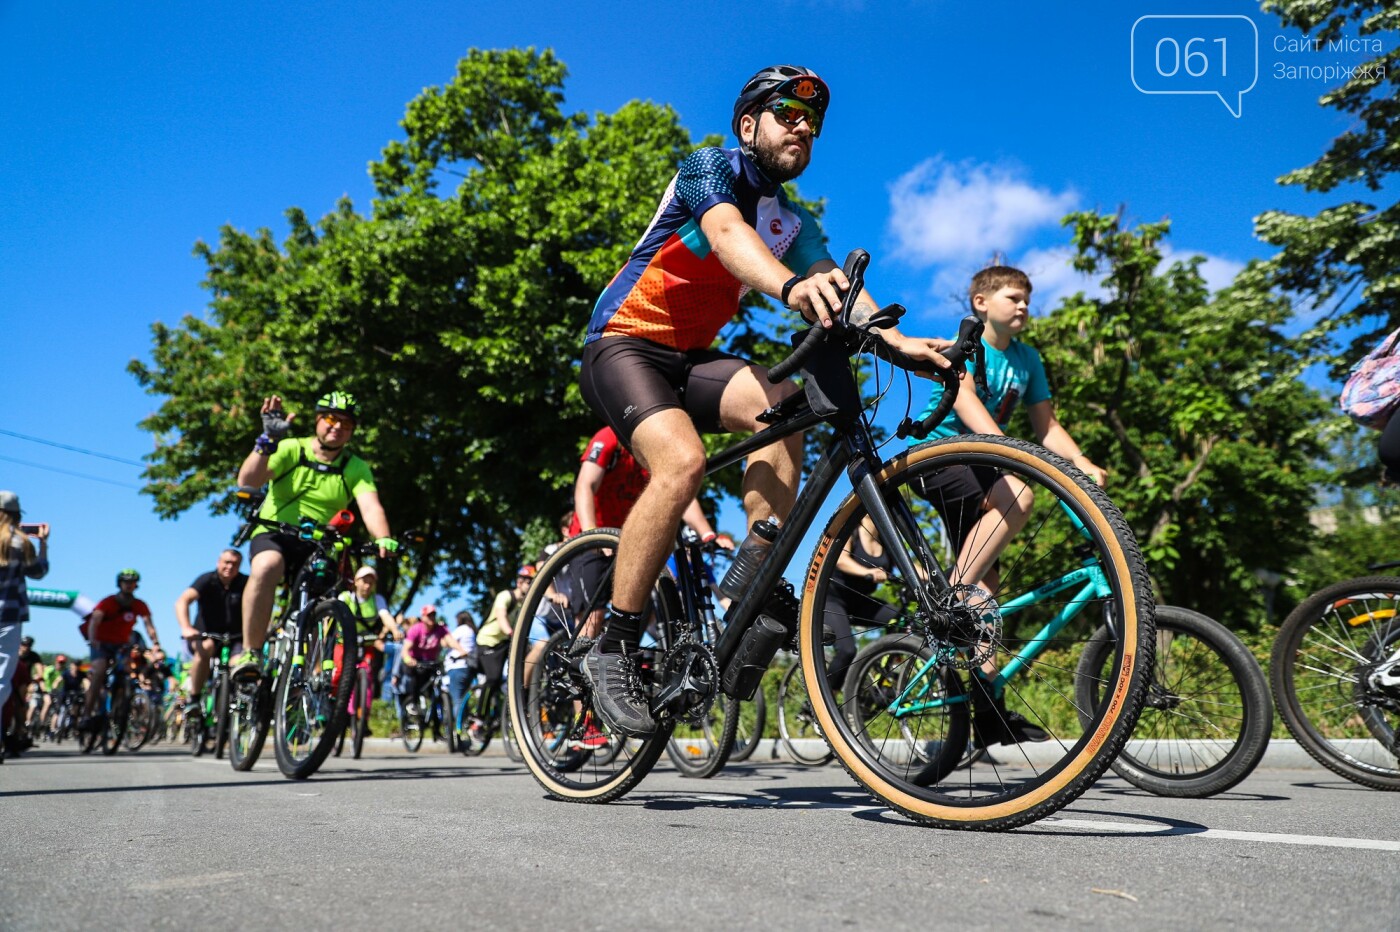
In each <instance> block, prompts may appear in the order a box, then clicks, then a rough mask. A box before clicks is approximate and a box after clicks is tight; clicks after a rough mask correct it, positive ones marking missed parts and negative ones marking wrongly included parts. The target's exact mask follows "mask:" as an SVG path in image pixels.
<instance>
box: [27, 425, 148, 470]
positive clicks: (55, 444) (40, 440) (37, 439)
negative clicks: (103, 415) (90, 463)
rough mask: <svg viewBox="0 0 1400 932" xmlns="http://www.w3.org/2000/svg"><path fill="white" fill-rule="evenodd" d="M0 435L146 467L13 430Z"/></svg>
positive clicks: (142, 465) (131, 461)
mask: <svg viewBox="0 0 1400 932" xmlns="http://www.w3.org/2000/svg"><path fill="white" fill-rule="evenodd" d="M0 434H4V435H5V436H7V437H18V438H19V439H21V440H28V441H29V442H30V443H42V444H45V445H46V446H50V447H58V448H59V449H60V450H71V451H72V452H74V453H83V454H86V455H88V456H98V457H101V458H102V459H104V460H111V461H112V462H114V463H125V464H126V465H128V466H141V467H144V466H145V465H146V464H145V463H138V462H137V461H136V460H128V459H123V458H122V457H120V456H112V455H111V454H109V453H98V452H97V451H96V450H84V449H83V448H82V447H72V446H69V445H68V444H66V443H59V442H58V441H56V440H45V439H44V438H43V437H31V436H29V435H28V434H21V433H17V432H16V431H13V430H0Z"/></svg>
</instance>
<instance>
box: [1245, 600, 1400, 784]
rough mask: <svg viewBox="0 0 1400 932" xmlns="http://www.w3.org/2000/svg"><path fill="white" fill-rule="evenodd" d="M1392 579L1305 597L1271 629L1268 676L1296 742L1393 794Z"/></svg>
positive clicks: (1398, 713)
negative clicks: (1274, 634)
mask: <svg viewBox="0 0 1400 932" xmlns="http://www.w3.org/2000/svg"><path fill="white" fill-rule="evenodd" d="M1397 671H1400V578H1397V577H1394V576H1364V577H1361V578H1359V579H1349V580H1346V581H1345V582H1339V583H1336V584H1334V585H1331V586H1328V587H1327V588H1325V589H1323V590H1321V591H1320V592H1318V593H1316V594H1315V595H1312V596H1309V597H1308V598H1307V599H1305V600H1304V601H1303V603H1302V604H1301V605H1299V606H1298V607H1297V608H1296V609H1294V610H1293V612H1292V614H1290V615H1289V616H1288V617H1287V618H1286V619H1284V622H1283V624H1282V625H1281V626H1280V627H1279V632H1278V639H1277V640H1276V641H1275V642H1274V651H1273V658H1272V662H1271V663H1270V665H1269V677H1270V680H1271V681H1272V685H1273V689H1274V699H1275V700H1276V701H1277V702H1278V709H1279V714H1280V715H1281V716H1282V717H1283V723H1284V724H1285V725H1286V726H1288V730H1289V732H1291V733H1292V735H1293V737H1294V738H1297V739H1298V744H1299V745H1301V746H1302V748H1303V749H1304V750H1305V751H1307V752H1308V753H1309V754H1311V755H1312V756H1313V758H1314V759H1316V760H1317V762H1318V763H1320V764H1322V766H1324V767H1326V768H1327V769H1328V770H1331V771H1332V772H1333V773H1336V774H1339V775H1341V776H1343V777H1346V778H1347V779H1348V780H1351V781H1353V782H1355V783H1359V784H1361V785H1362V786H1369V787H1371V788H1372V789H1377V790H1400V686H1397Z"/></svg>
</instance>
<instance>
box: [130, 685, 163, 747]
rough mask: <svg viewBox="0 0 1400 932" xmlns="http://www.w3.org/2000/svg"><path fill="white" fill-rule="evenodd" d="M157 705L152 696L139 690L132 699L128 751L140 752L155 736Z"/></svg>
mask: <svg viewBox="0 0 1400 932" xmlns="http://www.w3.org/2000/svg"><path fill="white" fill-rule="evenodd" d="M155 717H156V716H155V703H153V702H152V701H151V694H150V693H148V692H146V691H145V690H144V689H138V690H137V691H136V694H135V695H133V696H132V697H131V712H130V715H129V717H128V718H127V725H126V737H125V738H124V742H125V744H126V749H127V750H128V751H139V750H141V749H142V748H143V747H145V746H146V743H147V742H149V741H150V740H151V737H152V736H153V735H154V734H155Z"/></svg>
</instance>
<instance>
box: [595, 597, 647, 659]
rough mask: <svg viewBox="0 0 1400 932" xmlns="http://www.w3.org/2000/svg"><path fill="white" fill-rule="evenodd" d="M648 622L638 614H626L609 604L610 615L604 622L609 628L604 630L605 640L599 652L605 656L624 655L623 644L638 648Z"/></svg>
mask: <svg viewBox="0 0 1400 932" xmlns="http://www.w3.org/2000/svg"><path fill="white" fill-rule="evenodd" d="M645 621H646V619H645V618H643V617H642V615H640V614H639V613H637V612H624V611H622V610H621V609H618V608H614V607H613V605H612V603H611V602H609V603H608V613H607V617H606V619H605V620H604V622H603V623H604V624H605V625H606V626H607V627H606V628H604V630H603V639H602V641H601V642H599V645H598V650H599V652H600V653H604V654H620V653H622V642H623V641H626V642H627V643H628V644H631V645H633V646H634V647H635V646H636V644H637V642H638V641H640V640H641V637H642V625H643V623H644V622H645Z"/></svg>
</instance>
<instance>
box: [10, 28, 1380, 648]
mask: <svg viewBox="0 0 1400 932" xmlns="http://www.w3.org/2000/svg"><path fill="white" fill-rule="evenodd" d="M1162 13H1173V14H1196V13H1209V14H1216V15H1219V14H1238V15H1244V16H1247V17H1249V18H1250V19H1252V21H1253V22H1254V24H1255V26H1256V28H1257V31H1258V36H1259V41H1258V64H1259V74H1258V80H1257V82H1256V84H1255V86H1254V87H1253V89H1252V90H1250V91H1249V92H1248V93H1246V94H1245V95H1244V97H1243V103H1242V112H1241V115H1240V116H1239V117H1238V118H1236V117H1234V116H1232V115H1231V113H1230V112H1229V111H1228V110H1227V109H1226V107H1225V106H1223V105H1222V103H1221V101H1220V100H1218V99H1216V98H1214V97H1209V96H1199V95H1194V96H1188V95H1153V96H1148V95H1145V94H1143V93H1140V92H1139V91H1138V90H1137V89H1136V88H1135V87H1134V85H1133V81H1132V80H1131V78H1130V75H1129V41H1130V34H1131V32H1132V28H1133V24H1134V22H1135V21H1136V20H1137V19H1138V18H1139V17H1141V16H1143V15H1146V14H1162ZM1172 28H1173V29H1176V28H1178V27H1177V26H1175V25H1174V26H1173V27H1172ZM1179 28H1180V30H1181V31H1180V32H1177V33H1174V35H1176V36H1177V37H1178V38H1179V39H1180V40H1181V41H1182V42H1185V41H1187V40H1188V39H1189V38H1190V37H1191V36H1193V35H1195V34H1196V33H1197V32H1200V33H1201V34H1203V35H1204V34H1205V33H1206V32H1209V30H1210V28H1212V27H1211V26H1210V24H1209V23H1203V22H1199V21H1197V22H1194V23H1193V22H1191V21H1183V22H1182V24H1181V25H1180V27H1179ZM1192 30H1195V32H1193V31H1192ZM1280 35H1282V36H1285V37H1289V38H1296V34H1293V33H1285V32H1283V31H1282V30H1280V29H1279V27H1278V26H1277V23H1276V21H1275V20H1274V19H1273V17H1271V16H1269V15H1266V14H1263V13H1261V12H1259V11H1258V9H1257V7H1256V6H1254V5H1252V4H1249V3H1240V2H1229V0H1225V2H1210V3H1201V2H1195V3H1192V2H1180V3H1172V4H1169V5H1166V6H1163V5H1161V4H1160V3H1153V4H1148V3H1142V2H1136V0H1132V2H1115V3H1107V2H1101V3H1086V4H1076V5H1073V6H1070V5H1065V4H1030V3H1026V4H1019V3H987V4H980V5H976V6H973V5H968V4H954V3H944V2H912V0H888V2H883V3H878V4H877V3H873V2H872V3H862V2H839V0H832V2H819V0H817V2H795V0H794V2H776V3H769V4H765V5H762V6H759V5H754V4H751V3H704V4H689V5H686V6H684V7H679V6H667V5H655V4H650V3H634V2H620V3H610V4H604V5H594V6H592V7H584V6H581V5H579V4H576V3H539V2H536V3H530V4H528V5H524V4H473V3H453V4H431V3H419V4H408V3H400V2H392V0H385V2H376V3H365V2H336V3H329V2H315V3H310V2H308V3H299V4H273V3H267V2H262V0H247V2H243V3H239V4H232V3H220V2H215V3H210V4H199V5H191V4H176V3H136V4H128V5H115V4H95V3H84V2H79V3H75V4H62V5H59V4H19V3H15V2H8V3H4V2H0V87H4V88H5V89H6V90H5V92H4V94H3V95H0V204H2V205H3V208H0V322H2V323H3V328H4V333H5V345H6V346H7V347H8V348H9V350H10V352H9V354H8V356H9V361H10V365H9V367H8V369H9V378H8V379H7V380H6V384H8V385H9V387H10V391H9V392H8V396H9V398H8V403H7V404H5V405H4V410H5V414H4V415H3V416H0V430H3V431H7V432H9V433H0V488H11V489H14V490H16V491H18V492H19V493H20V494H21V496H22V498H23V501H24V504H25V508H26V512H27V515H26V519H27V520H29V519H33V520H44V521H48V522H50V523H51V524H52V525H53V527H54V531H53V541H52V550H53V571H52V573H51V574H50V577H49V579H48V580H47V581H46V583H45V584H46V585H52V586H54V587H57V588H72V589H79V590H81V591H83V592H84V593H86V594H88V595H91V596H94V597H100V596H101V595H104V594H106V593H108V592H110V591H112V589H113V579H112V577H113V575H114V573H115V571H116V570H117V569H118V568H120V567H123V566H128V565H130V566H136V567H138V568H139V569H140V570H141V572H142V574H143V577H144V582H143V585H142V589H141V595H142V596H143V597H145V598H146V599H147V600H148V601H149V602H150V603H151V604H152V607H153V608H154V610H155V613H156V618H157V623H158V625H159V627H160V630H161V632H162V637H163V639H165V640H168V641H170V642H172V643H173V642H175V640H176V637H177V629H176V626H175V623H174V619H173V612H172V609H171V604H172V602H173V601H174V599H175V597H176V596H177V595H178V594H179V592H180V590H181V589H183V588H184V586H186V585H187V584H188V583H189V581H190V580H191V579H193V578H194V577H195V576H196V575H197V574H199V573H201V572H203V571H205V570H207V569H210V568H212V566H213V562H214V558H215V556H216V554H217V551H218V550H219V549H220V547H222V546H223V545H224V544H225V543H226V542H227V540H228V537H229V535H230V534H231V532H232V530H233V524H232V521H231V519H218V520H215V519H212V518H210V517H209V516H208V515H207V514H206V513H205V512H204V511H203V510H202V509H196V510H195V511H194V512H191V513H189V514H187V515H185V516H183V517H182V518H180V519H179V520H178V521H173V522H172V521H165V522H163V521H159V520H158V519H156V518H155V517H154V515H153V514H152V513H151V508H150V503H149V500H147V499H146V498H144V497H143V496H141V495H140V494H139V493H138V491H137V486H139V484H140V479H139V469H138V468H137V467H134V466H130V465H126V464H124V463H120V462H116V461H112V460H106V459H100V458H96V457H93V456H89V455H85V454H80V453H74V452H70V451H66V450H62V449H59V448H56V447H53V446H47V445H43V444H38V443H34V442H32V441H27V440H22V439H19V438H17V437H14V436H11V435H10V434H12V433H20V434H25V435H28V436H32V437H38V438H42V439H45V440H49V441H54V442H58V443H63V444H67V445H70V446H76V447H81V448H84V449H87V450H92V451H98V452H101V453H105V454H109V455H111V456H114V457H118V458H120V459H125V460H139V459H140V457H141V456H142V454H144V453H147V452H149V451H150V449H151V439H150V437H149V436H148V435H145V434H143V433H142V432H141V431H139V430H138V429H137V427H136V423H137V421H139V420H140V419H141V418H142V417H143V416H144V415H145V414H147V413H148V412H150V411H151V410H153V409H154V407H156V406H157V405H158V404H159V399H156V398H152V397H149V396H147V395H145V394H144V393H143V392H142V391H141V390H140V389H139V388H138V386H137V385H136V383H135V381H134V380H133V379H132V378H131V377H130V376H129V375H128V374H127V373H126V371H125V366H126V364H127V362H128V361H129V360H131V359H132V358H146V356H147V353H148V349H149V345H150V334H149V325H150V323H151V322H152V321H156V320H161V321H164V322H166V323H175V322H176V321H178V320H179V319H180V318H181V317H182V316H183V315H185V314H196V315H199V314H202V313H204V309H205V300H206V296H205V294H204V292H203V291H202V290H201V289H200V288H199V281H200V280H201V278H202V275H203V267H202V264H201V263H200V262H199V260H197V259H196V258H194V257H193V256H192V255H191V247H192V245H193V244H194V242H195V241H196V240H198V239H204V240H209V241H212V240H214V239H215V238H216V237H217V235H218V230H219V227H220V226H221V225H223V224H232V225H234V226H236V227H239V228H243V229H254V228H257V227H263V226H267V227H271V228H272V229H273V230H274V231H275V232H277V233H279V234H280V233H281V232H282V231H283V229H284V225H283V221H282V214H283V211H284V210H285V209H286V208H287V207H289V206H293V205H295V206H299V207H302V208H303V209H305V210H306V211H307V212H308V213H309V214H311V215H312V216H319V215H320V214H323V213H325V212H327V211H328V210H330V209H331V207H332V206H333V204H334V203H335V201H336V199H337V198H339V197H340V196H342V195H349V196H350V197H351V198H352V199H354V200H355V202H356V203H357V205H358V206H360V207H361V208H362V209H368V207H369V200H370V196H371V187H370V184H369V179H368V176H367V174H366V164H367V163H368V162H369V161H370V160H371V159H373V158H375V157H377V155H378V153H379V151H380V149H381V147H382V146H383V145H384V143H385V142H387V141H388V140H390V139H392V138H397V137H399V136H400V135H401V131H400V130H399V127H398V120H399V119H400V117H401V116H402V113H403V108H404V105H405V104H406V103H407V101H408V100H410V99H411V98H412V97H413V96H415V95H416V94H417V93H418V92H419V91H420V90H421V89H422V88H423V87H425V86H428V85H433V84H438V83H441V82H443V81H445V80H447V79H448V78H449V77H450V76H451V74H452V73H453V70H454V66H455V63H456V61H457V60H458V58H460V57H461V56H462V55H463V54H465V52H466V50H467V49H468V48H470V47H480V48H495V47H506V46H515V45H534V46H537V47H550V48H553V49H554V50H555V52H556V53H557V54H558V55H559V57H560V58H561V59H562V60H563V61H564V62H566V63H567V64H568V66H569V69H570V72H571V76H570V78H569V80H568V82H567V85H566V92H567V105H568V107H569V108H570V109H574V110H582V111H587V112H590V113H592V112H595V111H608V112H610V111H613V110H616V109H617V108H618V107H619V106H621V105H622V104H623V103H625V102H626V101H628V100H631V99H634V98H644V99H651V100H655V101H658V102H667V103H670V104H672V105H674V106H675V107H676V109H677V110H678V111H679V113H680V114H681V118H682V121H683V123H684V124H685V125H686V126H687V127H688V128H689V129H690V130H691V132H692V134H693V135H695V136H697V137H698V136H700V135H702V134H704V133H707V132H716V131H725V130H726V129H727V126H728V115H729V108H730V105H731V103H732V101H733V98H734V95H735V93H736V92H737V90H738V88H739V86H740V85H742V83H743V81H744V79H745V78H746V77H747V76H748V75H749V74H750V73H752V72H753V71H754V70H756V69H757V68H758V67H759V66H761V65H764V64H768V63H772V62H780V61H790V62H797V63H801V64H805V65H807V66H809V67H812V68H814V69H816V70H817V71H818V72H820V73H821V74H822V75H823V76H824V77H825V78H826V79H827V80H828V82H829V83H830V85H831V86H832V91H833V95H832V108H831V111H830V113H829V115H828V120H827V124H826V130H825V132H824V134H823V136H822V138H821V140H820V141H819V142H818V144H817V149H816V153H815V159H814V162H813V165H812V167H811V168H810V169H809V171H808V172H807V173H806V175H804V177H803V178H802V180H801V187H802V190H803V191H804V193H806V194H808V195H818V196H824V197H825V198H827V201H828V210H827V220H826V222H825V228H826V232H827V233H828V235H829V236H830V238H831V241H832V250H833V252H834V253H836V254H837V255H838V257H839V256H840V255H844V253H845V252H846V251H847V250H848V249H850V248H853V247H855V246H863V247H865V248H867V249H869V250H870V251H871V252H872V254H873V255H874V256H875V261H874V264H873V266H872V269H871V272H870V275H869V281H870V285H871V287H872V290H873V292H874V293H875V295H876V296H877V298H879V299H880V300H882V301H893V300H898V301H901V302H903V303H904V304H906V305H907V306H908V307H909V308H910V309H911V318H910V324H909V326H908V327H907V328H906V329H909V330H911V331H915V332H929V333H934V332H946V331H948V330H949V329H950V328H951V325H952V322H953V321H955V320H956V318H957V317H958V316H959V314H960V309H959V307H958V306H957V305H956V303H955V302H954V301H953V300H952V298H951V297H950V296H951V294H952V293H953V292H954V291H955V290H957V288H959V287H961V285H962V283H963V282H964V281H965V280H966V277H967V275H968V274H969V273H970V272H971V271H973V270H975V269H976V268H977V267H979V266H980V265H982V264H984V263H985V261H986V260H987V258H988V257H989V256H990V255H991V254H992V253H993V252H996V251H1000V252H1001V253H1003V254H1005V255H1006V256H1007V257H1008V258H1009V259H1010V260H1011V261H1013V262H1016V263H1019V264H1021V265H1022V266H1023V267H1025V268H1026V269H1027V270H1028V271H1030V272H1031V273H1032V276H1033V278H1034V280H1035V282H1036V284H1037V293H1036V302H1037V303H1038V304H1044V305H1047V306H1048V305H1049V304H1052V303H1053V298H1054V296H1055V295H1056V294H1058V293H1062V292H1064V291H1065V290H1067V289H1073V288H1075V287H1078V286H1079V284H1080V283H1078V282H1075V281H1073V280H1072V276H1070V275H1069V273H1068V271H1067V270H1066V269H1065V267H1064V265H1063V262H1062V253H1061V251H1060V250H1062V249H1063V247H1064V244H1065V241H1066V240H1065V235H1064V231H1063V230H1061V229H1060V228H1059V226H1058V217H1059V216H1060V215H1061V214H1062V213H1064V212H1065V211H1066V210H1068V209H1072V208H1099V209H1104V210H1113V209H1116V208H1117V207H1119V206H1120V205H1125V206H1126V208H1127V212H1128V214H1129V216H1130V217H1133V218H1136V219H1138V220H1155V219H1159V218H1161V217H1164V216H1167V217H1170V218H1171V219H1172V221H1173V224H1174V226H1173V235H1172V241H1171V246H1172V249H1173V251H1174V253H1175V254H1191V253H1197V252H1199V253H1202V254H1205V255H1207V256H1208V257H1210V262H1209V264H1208V267H1207V268H1208V275H1209V276H1210V277H1211V278H1212V280H1213V281H1215V282H1216V283H1223V282H1224V281H1227V280H1228V278H1229V276H1230V275H1231V274H1233V271H1234V270H1235V269H1237V268H1238V267H1239V266H1240V265H1241V264H1242V263H1244V262H1246V261H1248V260H1249V259H1251V258H1254V257H1258V256H1263V255H1267V254H1268V248H1267V247H1266V246H1265V245H1264V244H1261V243H1259V242H1257V241H1256V240H1255V239H1254V238H1253V235H1252V218H1253V217H1254V216H1255V215H1257V214H1258V213H1260V212H1261V211H1263V210H1265V209H1269V208H1282V209H1290V210H1298V211H1307V212H1313V211H1315V210H1317V209H1318V208H1320V207H1322V206H1325V205H1326V204H1329V203H1333V202H1335V201H1336V200H1339V199H1340V198H1339V196H1338V195H1335V194H1334V195H1326V196H1320V195H1307V194H1305V193H1303V192H1301V191H1297V190H1290V189H1283V188H1280V187H1278V186H1277V185H1276V184H1275V179H1276V178H1277V177H1278V176H1279V175H1281V174H1283V173H1284V172H1285V171H1288V170H1290V169H1293V168H1296V167H1299V166H1302V165H1305V164H1307V163H1309V162H1311V161H1312V160H1314V159H1315V158H1316V157H1317V156H1318V155H1319V154H1321V152H1322V151H1323V150H1324V148H1325V147H1326V145H1327V143H1328V141H1329V140H1330V139H1331V138H1332V137H1333V136H1335V135H1336V134H1337V133H1339V132H1341V131H1342V130H1344V129H1345V128H1346V121H1345V118H1344V117H1342V116H1340V115H1337V114H1334V113H1332V112H1331V111H1326V110H1323V109H1322V108H1320V107H1319V106H1318V105H1317V98H1318V97H1319V96H1320V95H1321V94H1322V93H1324V91H1325V90H1326V89H1327V88H1328V86H1329V85H1328V84H1327V83H1325V82H1323V81H1320V80H1307V79H1304V80H1299V79H1294V80H1280V79H1277V78H1274V77H1273V76H1272V71H1273V68H1274V66H1275V63H1284V64H1286V65H1293V66H1297V65H1311V64H1319V65H1322V64H1331V63H1333V62H1338V61H1340V62H1343V63H1346V64H1352V65H1354V64H1356V63H1358V62H1359V61H1360V60H1361V58H1362V56H1358V55H1355V54H1351V55H1347V54H1340V53H1339V54H1331V53H1327V52H1325V51H1324V52H1320V53H1312V54H1309V53H1285V52H1277V51H1275V50H1274V46H1275V41H1276V37H1278V36H1280ZM1203 47H1205V48H1212V46H1210V45H1208V44H1207V45H1205V46H1203ZM1239 62H1240V59H1238V58H1236V57H1231V58H1230V59H1229V61H1228V64H1229V65H1230V66H1231V67H1232V68H1233V69H1235V70H1234V71H1232V78H1231V81H1235V80H1237V79H1238V76H1239V71H1238V66H1239ZM1168 83H1170V82H1168ZM1181 86H1183V87H1184V86H1185V85H1181ZM638 233H640V231H638ZM583 324H584V322H583V321H580V327H582V326H583ZM269 388H271V386H269ZM922 400H923V399H922V398H916V399H915V403H916V404H917V403H921V402H922ZM254 431H255V427H253V426H250V439H251V437H252V435H253V433H254ZM581 439H582V438H581ZM19 461H22V462H19ZM229 466H230V481H232V478H231V477H232V471H233V469H234V468H235V467H236V464H232V463H231V464H229ZM65 471H66V472H65ZM68 473H82V474H84V476H86V477H91V478H82V477H78V476H74V475H70V474H68ZM98 480H104V481H98ZM391 518H392V507H391ZM721 523H722V524H724V525H725V526H729V527H736V528H737V527H738V526H739V525H740V524H741V522H738V521H737V519H736V518H735V517H734V516H733V515H732V514H724V515H722V516H721ZM454 604H455V603H454ZM34 622H35V623H34V625H33V627H32V628H31V633H33V634H34V635H35V636H36V639H37V640H38V645H39V647H40V648H41V649H65V650H72V649H75V648H77V647H78V645H79V643H80V642H79V638H78V635H77V633H76V631H75V624H76V618H74V617H73V616H72V615H71V614H68V613H64V612H58V611H54V610H44V609H40V610H36V613H35V619H34Z"/></svg>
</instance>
